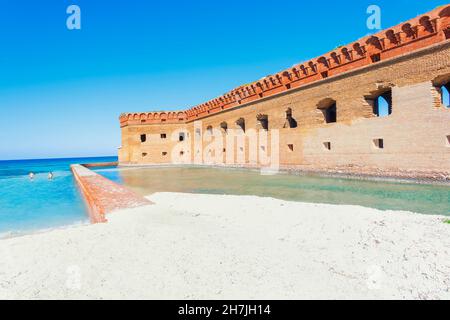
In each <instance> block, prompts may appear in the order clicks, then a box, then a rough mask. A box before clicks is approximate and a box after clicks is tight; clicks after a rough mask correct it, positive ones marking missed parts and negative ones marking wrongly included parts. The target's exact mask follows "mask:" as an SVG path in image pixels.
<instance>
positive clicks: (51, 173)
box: [48, 172, 53, 180]
mask: <svg viewBox="0 0 450 320" xmlns="http://www.w3.org/2000/svg"><path fill="white" fill-rule="evenodd" d="M48 180H53V172H49V174H48Z"/></svg>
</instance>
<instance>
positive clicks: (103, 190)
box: [70, 164, 152, 223]
mask: <svg viewBox="0 0 450 320" xmlns="http://www.w3.org/2000/svg"><path fill="white" fill-rule="evenodd" d="M70 169H71V170H72V173H73V175H74V177H75V180H76V182H77V184H78V186H79V187H80V190H81V193H82V194H83V197H84V199H85V201H86V204H87V206H88V211H89V217H90V220H91V222H92V223H104V222H107V219H106V215H107V214H109V213H111V212H114V211H118V210H121V209H128V208H136V207H140V206H145V205H150V204H152V202H151V201H150V200H148V199H146V198H144V197H142V196H140V195H138V194H136V193H134V192H133V191H131V190H130V189H128V188H126V187H124V186H122V185H119V184H117V183H114V182H113V181H111V180H109V179H107V178H105V177H103V176H101V175H99V174H97V173H95V172H94V171H92V170H89V169H88V168H86V167H85V166H83V165H79V164H75V165H71V166H70Z"/></svg>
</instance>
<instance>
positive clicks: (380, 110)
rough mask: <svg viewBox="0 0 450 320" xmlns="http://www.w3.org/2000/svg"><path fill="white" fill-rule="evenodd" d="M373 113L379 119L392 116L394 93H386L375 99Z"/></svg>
mask: <svg viewBox="0 0 450 320" xmlns="http://www.w3.org/2000/svg"><path fill="white" fill-rule="evenodd" d="M373 113H374V114H375V115H376V116H377V117H387V116H389V115H391V114H392V91H391V90H389V91H386V92H384V93H382V94H380V95H379V96H377V97H375V99H374V103H373Z"/></svg>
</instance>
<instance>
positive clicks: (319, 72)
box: [120, 5, 450, 127]
mask: <svg viewBox="0 0 450 320" xmlns="http://www.w3.org/2000/svg"><path fill="white" fill-rule="evenodd" d="M448 39H450V5H444V6H441V7H438V8H436V9H435V10H433V11H430V12H428V13H426V14H423V15H420V16H418V17H416V18H414V19H411V20H409V21H406V22H404V23H401V24H399V25H397V26H395V27H392V28H389V29H386V30H383V31H380V32H378V33H376V34H373V35H369V36H366V37H364V38H361V39H359V40H358V41H355V42H353V43H351V44H349V45H346V46H342V47H339V48H336V49H335V50H332V51H330V52H328V53H326V54H324V55H322V56H320V57H318V58H315V59H311V60H309V61H307V62H305V63H301V64H298V65H295V66H293V67H292V68H289V69H286V70H283V71H281V72H278V73H276V74H274V75H271V76H267V77H265V78H263V79H261V80H259V81H255V82H253V83H250V84H247V85H244V86H240V87H238V88H236V89H233V90H231V91H229V92H228V93H226V94H224V95H222V96H220V97H218V98H215V99H212V100H209V101H207V102H205V103H202V104H199V105H197V106H195V107H193V108H191V109H189V110H186V111H175V112H174V111H172V112H150V113H127V114H122V115H121V116H120V124H121V126H122V127H123V126H126V125H130V124H155V123H183V122H188V121H193V120H196V119H201V118H203V117H208V116H210V115H212V114H215V113H219V112H222V111H224V110H227V109H231V108H234V107H238V106H240V105H244V104H247V103H249V102H253V101H257V100H259V99H263V98H267V97H270V96H272V95H276V94H279V93H282V92H286V91H289V90H292V89H295V88H299V87H302V86H304V85H306V84H309V83H312V82H316V81H320V80H323V79H326V78H331V77H334V76H336V75H339V74H341V73H345V72H348V71H351V70H355V69H359V68H362V67H365V66H368V65H371V64H376V63H379V62H381V61H384V60H388V59H391V58H395V57H397V56H402V55H404V54H406V53H411V52H414V51H417V50H419V49H423V48H426V47H429V46H432V45H435V44H438V43H440V42H445V41H447V40H448Z"/></svg>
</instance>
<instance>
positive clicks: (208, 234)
mask: <svg viewBox="0 0 450 320" xmlns="http://www.w3.org/2000/svg"><path fill="white" fill-rule="evenodd" d="M149 199H150V200H151V201H153V202H155V205H153V206H148V207H142V208H137V209H130V210H123V211H120V212H117V213H114V214H112V215H110V216H109V217H108V218H109V221H110V222H109V223H108V224H99V225H90V226H80V227H73V228H68V229H62V230H54V231H51V232H48V233H43V234H33V235H28V236H23V237H19V238H12V239H5V240H0V255H1V257H2V258H1V259H0V299H28V298H31V299H78V298H86V299H116V298H117V299H121V298H123V299H411V298H412V299H450V225H448V224H444V223H443V222H442V221H443V219H444V217H441V216H427V215H419V214H412V213H408V212H399V211H395V212H393V211H379V210H375V209H369V208H363V207H356V206H335V205H322V204H306V203H299V202H288V201H281V200H275V199H271V198H258V197H252V196H250V197H248V196H218V195H191V194H174V193H158V194H154V195H152V196H150V197H149Z"/></svg>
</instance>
